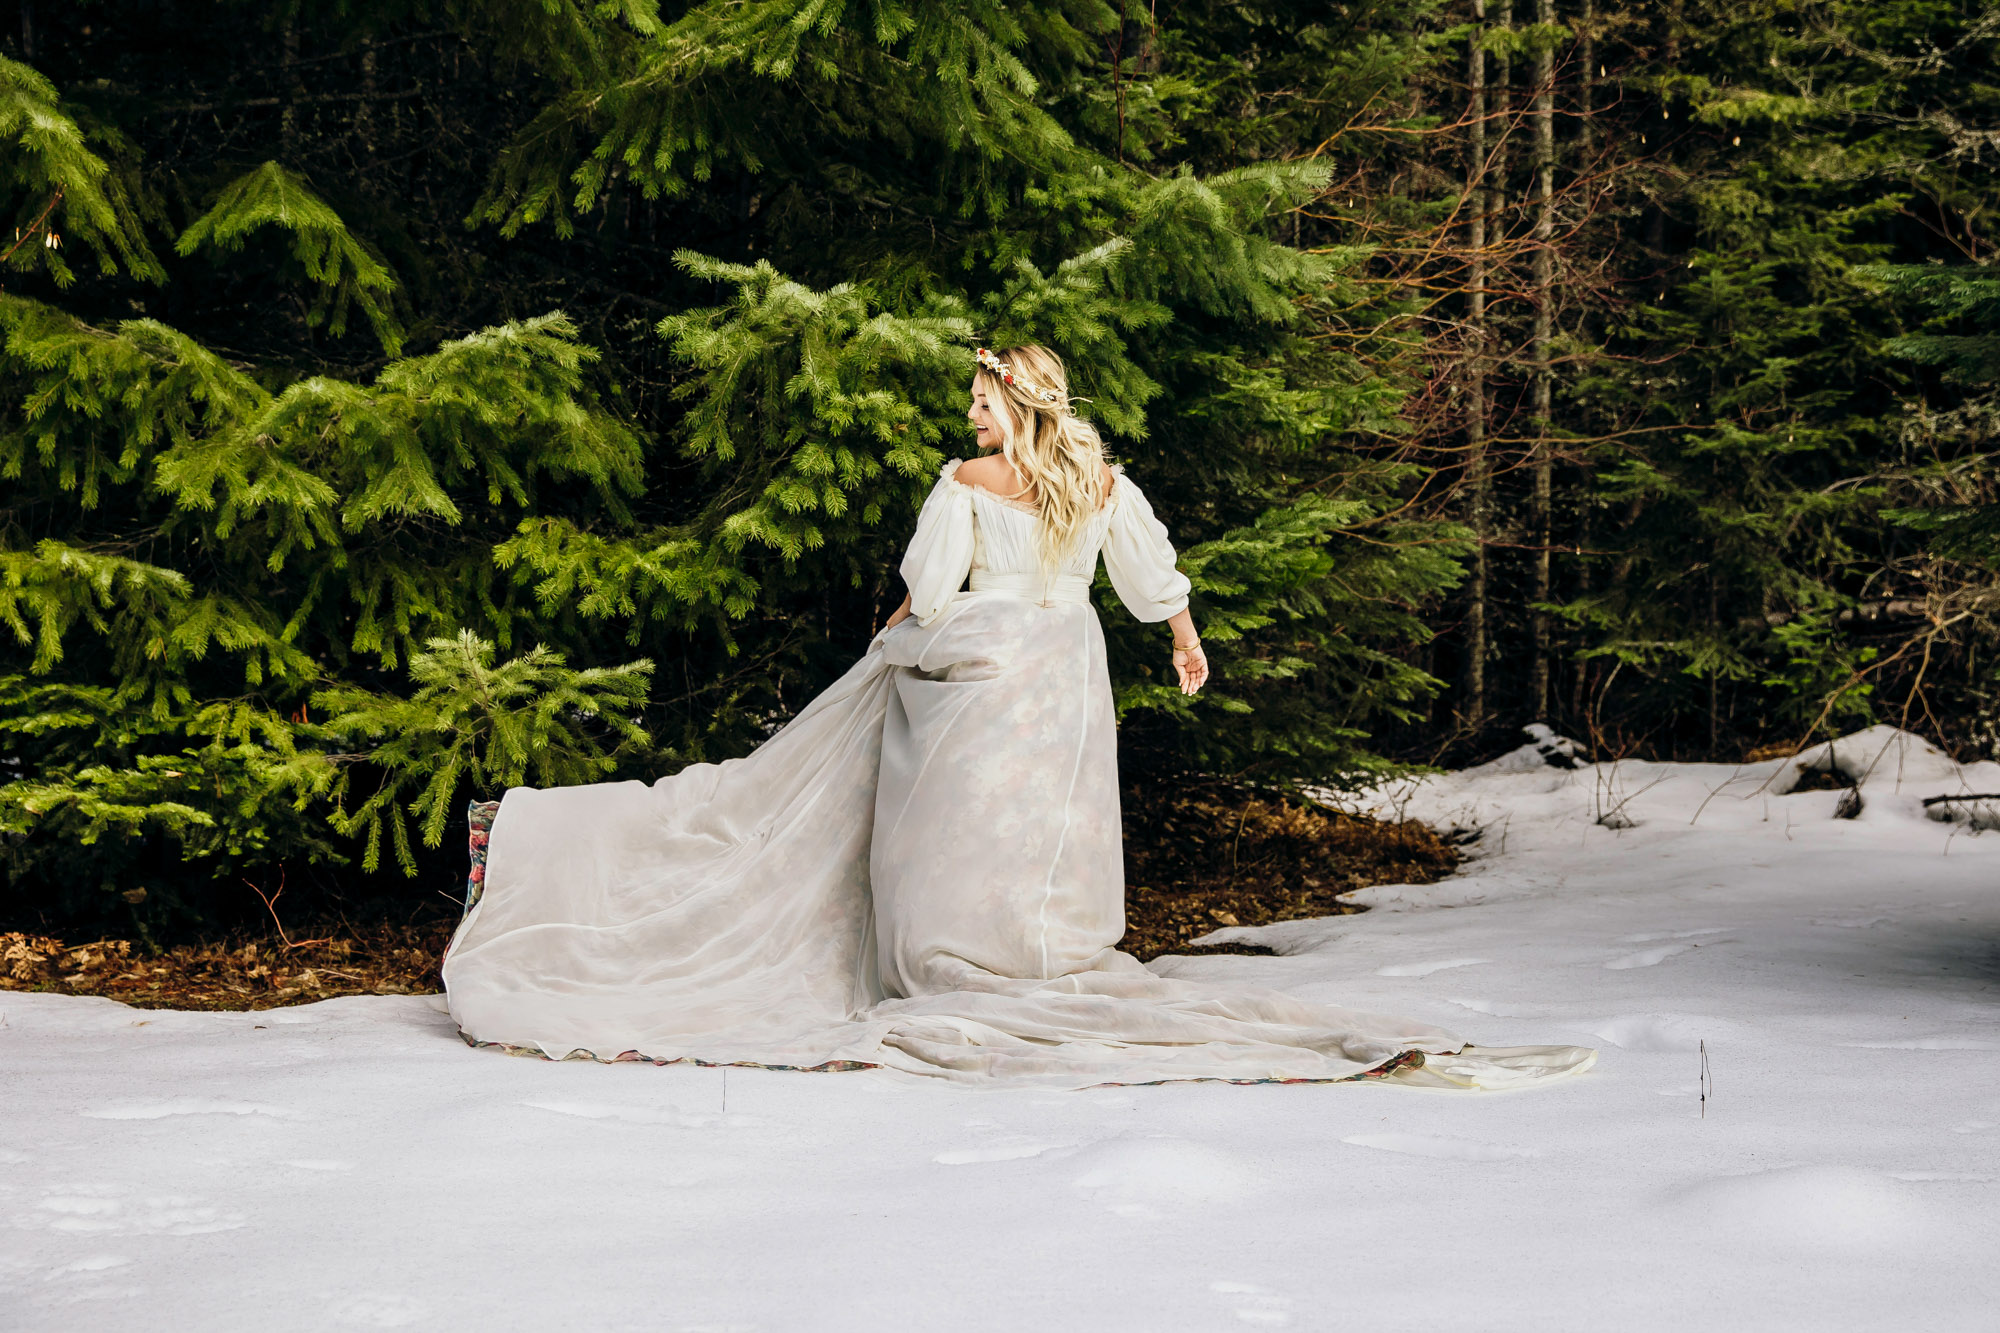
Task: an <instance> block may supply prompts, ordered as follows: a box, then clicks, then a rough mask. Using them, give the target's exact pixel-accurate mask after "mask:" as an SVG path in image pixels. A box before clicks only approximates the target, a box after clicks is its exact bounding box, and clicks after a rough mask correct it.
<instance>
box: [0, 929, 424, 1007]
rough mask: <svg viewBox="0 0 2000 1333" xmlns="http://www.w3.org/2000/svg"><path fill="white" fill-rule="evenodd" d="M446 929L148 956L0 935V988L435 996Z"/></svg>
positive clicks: (178, 998) (156, 997)
mask: <svg viewBox="0 0 2000 1333" xmlns="http://www.w3.org/2000/svg"><path fill="white" fill-rule="evenodd" d="M454 924H455V923H453V922H450V921H434V922H429V923H419V924H417V925H413V926H398V925H377V926H369V927H363V928H360V929H358V930H353V929H350V930H347V931H344V932H343V933H342V934H341V935H340V936H339V937H338V938H331V939H318V940H308V941H301V942H300V943H299V944H298V945H296V946H292V945H288V944H286V943H285V942H284V940H283V939H281V938H280V937H278V936H276V935H273V936H269V937H259V938H241V939H234V940H228V941H222V942H216V943H207V944H184V945H177V946H175V947H172V948H168V949H163V950H160V951H159V952H157V953H155V952H150V951H148V950H146V949H145V948H144V946H143V945H139V944H136V943H135V942H134V941H132V940H97V941H94V942H92V943H89V944H65V943H64V942H63V941H61V940H57V939H52V938H49V937H48V936H44V935H23V934H18V933H10V934H0V989H4V990H28V991H56V992H60V993H63V994H69V995H105V996H109V997H110V998H112V999H114V1000H123V1001H124V1002H125V1003H126V1004H130V1005H137V1006H138V1007H139V1008H142V1009H270V1008H274V1007H276V1006H278V1005H285V1004H307V1003H310V1002H312V1001H314V1000H326V999H331V998H333V997H334V996H336V995H410V994H426V993H429V992H433V991H436V990H438V989H439V988H440V983H439V981H438V955H439V954H440V952H442V950H443V949H444V945H445V941H446V940H448V939H450V938H451V930H452V926H453V925H454Z"/></svg>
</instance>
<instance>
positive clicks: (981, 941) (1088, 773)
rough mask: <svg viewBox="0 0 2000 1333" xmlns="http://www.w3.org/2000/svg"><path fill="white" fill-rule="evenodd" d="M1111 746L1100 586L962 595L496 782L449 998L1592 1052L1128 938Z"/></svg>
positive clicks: (1073, 1060)
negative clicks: (743, 705)
mask: <svg viewBox="0 0 2000 1333" xmlns="http://www.w3.org/2000/svg"><path fill="white" fill-rule="evenodd" d="M1116 754H1117V738H1116V731H1115V725H1114V716H1113V709H1112V697H1111V686H1110V680H1109V676H1108V674H1107V672H1106V669H1105V658H1104V639H1103V634H1102V630H1101V628H1100V626H1099V624H1098V620H1097V615H1096V612H1095V611H1094V610H1093V609H1092V608H1091V607H1090V606H1089V605H1088V604H1086V603H1082V602H1076V601H1066V602H1055V603H1052V604H1048V605H1043V604H1041V603H1038V602H1035V601H1032V600H1029V599H1028V598H1025V597H1021V596H1017V595H1011V594H1002V593H994V592H970V593H960V594H958V595H957V597H955V598H954V599H953V601H952V603H951V606H950V608H949V610H948V611H947V613H946V614H944V615H942V616H940V617H937V618H935V619H933V620H932V621H931V623H930V624H928V625H920V624H918V623H917V621H915V620H914V619H911V620H905V621H904V622H902V623H901V624H899V625H898V626H896V627H895V628H893V629H890V630H886V631H884V632H883V633H882V634H880V635H878V636H877V637H876V640H875V642H874V643H872V644H871V645H870V646H869V648H868V651H867V652H866V653H865V654H864V655H863V656H862V658H861V659H860V660H859V661H858V662H856V663H855V665H854V666H853V668H852V669H850V670H849V671H848V672H847V673H846V674H845V675H843V676H842V677H841V678H840V679H839V680H837V681H835V682H834V683H833V685H831V686H830V687H828V689H827V690H826V691H825V692H823V693H822V694H821V695H820V696H819V697H818V698H816V699H815V700H813V702H812V703H811V704H810V705H808V706H807V707H806V708H805V710H804V711H802V712H801V713H800V714H799V715H798V716H797V717H795V718H793V719H792V720H791V721H790V722H789V723H787V724H786V725H785V727H784V728H783V729H782V730H781V731H779V732H778V734H777V735H776V736H774V737H773V738H772V739H771V740H769V741H768V742H766V743H765V744H764V745H763V746H761V747H760V748H758V749H757V750H756V751H755V752H754V753H752V754H750V755H747V756H745V757H744V758H742V759H736V760H730V761H728V762H725V763H722V764H696V765H693V766H691V767H689V768H687V769H684V770H682V771H681V772H679V773H677V774H675V775H673V776H671V777H667V778H662V779H660V780H659V781H657V782H654V783H651V784H647V783H641V782H617V783H599V784H593V785H590V786H582V787H567V788H556V789H550V790H537V789H532V788H515V789H513V790H511V791H509V792H508V793H507V794H506V797H505V798H504V800H503V802H502V804H501V807H500V810H499V813H498V815H497V816H496V818H495V820H494V823H493V827H492V830H491V835H490V840H489V843H488V847H487V864H486V871H485V883H484V888H483V892H482V893H481V895H480V897H479V900H478V902H477V903H476V904H475V905H474V907H473V908H472V910H471V911H470V913H469V914H468V915H467V917H466V919H465V921H464V922H463V923H462V924H461V926H460V927H459V930H458V933H457V935H456V936H455V938H454V939H453V941H452V946H451V948H450V950H449V951H448V953H447V956H446V959H445V963H444V980H445V987H446V993H447V997H448V1001H449V1004H450V1008H451V1013H452V1016H453V1018H454V1019H455V1020H456V1022H457V1023H458V1025H459V1028H460V1030H461V1031H462V1032H463V1033H464V1034H465V1035H466V1037H467V1038H468V1039H470V1040H474V1041H477V1042H482V1043H485V1042H491V1043H495V1044H500V1045H506V1046H511V1047H519V1048H527V1049H530V1050H532V1051H538V1052H540V1053H543V1054H546V1055H548V1056H551V1057H554V1058H563V1057H567V1056H571V1055H578V1054H585V1055H590V1056H594V1057H596V1058H599V1059H607V1060H608V1059H616V1058H621V1057H623V1058H646V1059H653V1060H660V1061H669V1060H682V1059H691V1060H700V1061H705V1062H710V1063H749V1064H765V1065H775V1066H782V1067H788V1068H816V1067H826V1066H831V1067H847V1066H849V1065H851V1064H865V1065H874V1066H883V1067H887V1068H890V1069H895V1070H900V1071H903V1072H905V1073H908V1074H918V1075H929V1076H935V1077H939V1078H944V1079H948V1080H953V1081H956V1082H960V1083H968V1084H986V1085H1001V1084H1009V1085H1011V1084H1024V1083H1025V1084H1035V1085H1042V1086H1056V1087H1087V1086H1093V1085H1097V1084H1103V1083H1144V1082H1155V1081H1160V1080H1172V1079H1195V1078H1208V1079H1232V1080H1246V1081H1262V1080H1285V1081H1290V1080H1339V1079H1349V1078H1356V1077H1364V1076H1368V1075H1370V1074H1371V1073H1375V1074H1380V1075H1382V1076H1384V1081H1392V1082H1400V1083H1406V1084H1413V1085H1419V1086H1430V1087H1440V1088H1447V1087H1458V1088H1503V1087H1515V1086H1521V1085H1524V1084H1529V1083H1536V1082H1542V1081H1545V1080H1547V1079H1549V1078H1551V1077H1554V1076H1558V1075H1561V1074H1567V1073H1574V1072H1577V1071H1579V1070H1581V1069H1583V1068H1587V1067H1588V1065H1589V1064H1590V1063H1591V1061H1592V1060H1593V1059H1594V1053H1593V1052H1591V1051H1588V1050H1584V1049H1581V1048H1578V1047H1572V1046H1541V1047H1515V1048H1505V1049H1500V1048H1476V1049H1468V1048H1467V1047H1466V1046H1465V1043H1464V1042H1463V1041H1462V1039H1460V1038H1459V1037H1457V1036H1455V1035H1453V1034H1452V1033H1450V1032H1447V1031H1445V1030H1443V1029H1440V1028H1436V1027H1432V1026H1430V1025H1428V1024H1423V1023H1416V1022H1411V1021H1407V1020H1404V1019H1398V1018H1391V1017H1386V1016H1383V1015H1378V1014H1370V1013H1363V1012H1358V1011H1353V1010H1348V1009H1341V1008H1335V1007H1332V1006H1328V1005H1320V1004H1310V1003H1307V1002H1304V1001H1301V1000H1298V999H1296V998H1293V997H1291V996H1289V995H1286V994H1284V993H1282V992H1279V991H1275V990H1261V989H1254V988H1244V987H1233V986H1232V987H1219V986H1209V985H1202V984H1198V983H1193V982H1186V981H1178V980H1173V979H1170V978H1165V977H1160V976H1157V975H1155V974H1153V973H1152V972H1150V971H1148V970H1147V969H1146V968H1145V967H1144V966H1143V965H1141V964H1140V963H1139V962H1138V961H1137V960H1136V959H1134V958H1132V957H1131V956H1130V955H1129V954H1125V953H1121V952H1119V950H1118V949H1117V942H1118V940H1119V938H1120V937H1121V936H1122V935H1123V933H1124V873H1123V851H1122V846H1121V841H1120V824H1119V810H1118V783H1117V760H1116ZM1412 1052H1416V1053H1421V1058H1418V1057H1417V1056H1414V1055H1412V1054H1411V1053H1412Z"/></svg>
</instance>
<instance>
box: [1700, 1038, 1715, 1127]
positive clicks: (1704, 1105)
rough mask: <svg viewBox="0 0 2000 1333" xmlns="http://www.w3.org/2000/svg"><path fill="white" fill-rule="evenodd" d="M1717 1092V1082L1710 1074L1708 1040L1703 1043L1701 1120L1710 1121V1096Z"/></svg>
mask: <svg viewBox="0 0 2000 1333" xmlns="http://www.w3.org/2000/svg"><path fill="white" fill-rule="evenodd" d="M1714 1090H1715V1080H1714V1079H1713V1078H1710V1077H1709V1073H1708V1040H1707V1039H1706V1038H1703V1039H1702V1042H1701V1118H1702V1119H1703V1120H1706V1119H1708V1094H1709V1093H1710V1092H1712V1091H1714Z"/></svg>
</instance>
